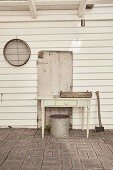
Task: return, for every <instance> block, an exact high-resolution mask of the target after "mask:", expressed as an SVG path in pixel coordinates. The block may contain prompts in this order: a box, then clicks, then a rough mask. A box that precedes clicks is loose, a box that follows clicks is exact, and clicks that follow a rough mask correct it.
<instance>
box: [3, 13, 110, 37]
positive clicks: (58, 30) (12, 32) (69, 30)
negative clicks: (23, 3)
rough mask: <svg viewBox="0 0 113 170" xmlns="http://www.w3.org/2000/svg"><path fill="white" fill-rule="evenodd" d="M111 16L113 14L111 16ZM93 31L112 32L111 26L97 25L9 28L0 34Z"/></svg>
mask: <svg viewBox="0 0 113 170" xmlns="http://www.w3.org/2000/svg"><path fill="white" fill-rule="evenodd" d="M112 17H113V16H112ZM94 32H96V33H98V34H102V33H112V32H113V29H112V27H98V30H97V28H95V27H93V28H91V27H88V28H85V27H80V28H65V29H64V28H60V29H59V28H47V29H44V28H41V29H40V28H37V29H9V30H8V32H7V29H0V35H1V36H3V35H4V36H6V35H28V34H31V35H35V34H36V35H40V34H45V35H47V34H51V35H52V34H53V35H54V34H69V33H71V34H75V33H76V34H77V33H78V34H93V33H94Z"/></svg>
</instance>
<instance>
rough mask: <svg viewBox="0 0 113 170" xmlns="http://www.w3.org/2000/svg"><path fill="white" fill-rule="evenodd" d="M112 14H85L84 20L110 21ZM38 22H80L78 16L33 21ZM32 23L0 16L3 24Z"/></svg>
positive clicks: (46, 17) (28, 20) (49, 16)
mask: <svg viewBox="0 0 113 170" xmlns="http://www.w3.org/2000/svg"><path fill="white" fill-rule="evenodd" d="M112 18H113V14H112V13H110V14H107V15H106V14H98V17H97V15H95V14H91V15H89V14H86V15H85V19H87V20H89V21H91V20H97V21H106V20H112ZM35 20H36V21H38V22H42V21H43V22H46V21H48V22H50V21H55V20H56V21H76V20H77V21H80V18H79V17H78V15H65V16H64V15H41V16H38V17H37V19H35ZM26 21H27V22H30V21H31V22H33V20H31V18H30V17H29V16H24V17H23V16H12V17H10V16H9V17H7V16H0V22H1V23H5V22H26Z"/></svg>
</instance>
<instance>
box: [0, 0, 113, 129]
mask: <svg viewBox="0 0 113 170" xmlns="http://www.w3.org/2000/svg"><path fill="white" fill-rule="evenodd" d="M26 2H27V1H26ZM68 2H69V1H68ZM53 3H55V2H53ZM69 3H72V2H69ZM69 3H68V4H67V5H65V7H66V8H71V9H72V4H71V6H70V5H69ZM102 3H106V2H105V1H103V2H102ZM108 3H109V2H108ZM79 4H80V1H79V3H78V6H79ZM26 5H27V6H22V5H21V4H20V6H18V11H11V7H7V8H9V10H10V11H0V92H3V96H2V98H3V102H2V103H0V106H2V108H1V107H0V126H1V127H6V126H8V125H10V122H11V125H12V126H14V127H35V128H36V127H37V125H36V124H35V122H36V119H37V102H36V98H37V87H38V77H37V64H36V61H37V59H38V55H37V54H38V51H40V50H58V51H59V50H62V51H65V50H70V51H73V73H74V74H73V77H74V79H73V89H74V90H76V91H78V90H79V91H83V90H92V91H93V99H94V100H93V101H92V105H91V115H90V119H91V122H90V128H94V127H95V125H96V124H97V125H98V120H97V115H98V114H97V102H96V95H95V93H94V92H95V91H96V90H97V89H98V90H100V98H101V113H102V123H103V125H104V127H105V128H113V123H112V122H113V115H112V113H113V90H112V89H113V88H112V86H113V69H112V68H113V62H112V61H113V47H112V46H113V29H112V27H113V21H112V20H113V15H112V13H113V12H112V11H113V5H109V6H108V5H103V4H100V5H95V6H94V8H93V9H92V10H86V11H85V16H84V17H85V19H86V26H85V28H81V25H80V24H81V22H80V18H79V17H78V16H77V10H76V8H75V5H73V10H38V17H37V19H35V20H34V19H31V18H30V16H29V11H28V10H29V9H28V8H29V7H28V2H27V3H26ZM57 5H58V4H57ZM78 6H77V8H78ZM57 7H59V6H57ZM65 7H63V5H62V6H61V8H65ZM1 8H2V9H3V7H0V9H1ZM20 8H21V9H20ZM41 8H45V5H44V6H41ZM47 8H52V6H50V7H49V6H48V7H47ZM13 9H14V7H13ZM15 10H16V8H15ZM20 10H23V11H20ZM16 37H18V38H20V39H22V40H25V41H26V42H27V43H28V44H29V46H30V48H31V53H32V55H31V57H30V60H29V61H28V63H27V64H26V65H24V66H22V67H18V68H15V67H13V66H11V65H9V64H8V63H7V62H6V61H5V59H4V56H3V47H4V45H5V44H6V42H7V41H9V40H11V39H13V38H16ZM66 70H67V69H66ZM67 71H68V70H67ZM66 74H67V73H66ZM76 76H77V77H76ZM53 90H55V89H53ZM0 99H1V94H0ZM1 109H3V110H1ZM2 111H3V112H2ZM74 112H75V114H74V116H73V120H72V122H73V128H81V122H82V119H81V118H82V115H81V114H80V109H75V110H74ZM86 114H87V113H86V110H85V115H84V116H85V119H86ZM5 115H6V116H5ZM27 115H28V117H27ZM34 115H35V116H34ZM16 117H17V118H16ZM3 119H4V120H3ZM21 119H22V120H23V121H22V123H21ZM28 119H29V120H28ZM39 119H40V118H39ZM34 120H35V122H34ZM2 121H3V123H2ZM76 122H77V123H76ZM40 123H41V120H40ZM85 128H86V122H85Z"/></svg>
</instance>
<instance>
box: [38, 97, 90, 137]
mask: <svg viewBox="0 0 113 170" xmlns="http://www.w3.org/2000/svg"><path fill="white" fill-rule="evenodd" d="M38 100H40V101H41V110H42V138H44V128H45V108H46V107H81V108H82V130H84V108H85V107H86V108H87V138H88V137H89V119H90V104H91V98H43V97H38Z"/></svg>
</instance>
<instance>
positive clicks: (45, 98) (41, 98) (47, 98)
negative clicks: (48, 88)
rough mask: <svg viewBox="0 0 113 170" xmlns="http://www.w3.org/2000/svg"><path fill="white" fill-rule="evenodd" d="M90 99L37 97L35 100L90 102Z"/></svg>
mask: <svg viewBox="0 0 113 170" xmlns="http://www.w3.org/2000/svg"><path fill="white" fill-rule="evenodd" d="M91 99H92V98H60V97H53V98H52V97H51V98H50V97H38V98H37V100H71V101H72V100H89V101H90V100H91Z"/></svg>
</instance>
